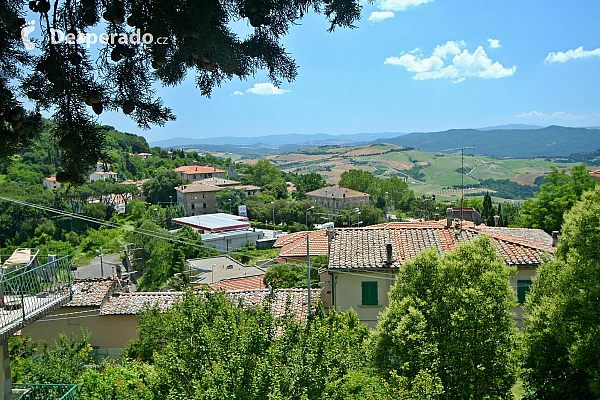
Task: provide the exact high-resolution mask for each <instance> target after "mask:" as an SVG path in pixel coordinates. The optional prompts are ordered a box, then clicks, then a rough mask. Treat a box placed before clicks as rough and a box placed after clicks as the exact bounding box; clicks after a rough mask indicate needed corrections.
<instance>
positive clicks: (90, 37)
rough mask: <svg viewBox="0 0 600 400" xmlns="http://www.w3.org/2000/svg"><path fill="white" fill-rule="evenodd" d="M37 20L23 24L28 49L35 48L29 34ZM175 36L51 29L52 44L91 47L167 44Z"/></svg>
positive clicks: (138, 31)
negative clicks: (97, 44)
mask: <svg viewBox="0 0 600 400" xmlns="http://www.w3.org/2000/svg"><path fill="white" fill-rule="evenodd" d="M34 25H35V20H34V21H31V22H28V23H26V24H25V25H23V26H21V39H22V40H23V44H24V45H25V48H26V49H27V50H33V49H35V43H33V42H32V41H31V39H29V35H30V34H31V33H32V32H33V31H34V30H35V26H34ZM175 40H176V38H175V36H173V37H171V38H169V37H159V38H157V39H156V40H154V36H152V34H151V33H144V34H142V32H141V31H140V30H139V29H137V30H136V31H135V32H132V33H130V34H127V33H111V34H110V35H109V34H108V33H101V34H100V35H97V34H95V33H83V32H81V33H78V34H75V33H67V34H65V33H64V32H63V31H62V30H60V29H54V28H51V29H50V43H52V44H61V43H66V44H84V43H85V45H86V47H87V48H88V49H89V48H90V47H91V45H93V44H96V43H100V44H109V43H110V44H116V43H119V44H123V45H126V44H141V43H144V44H152V43H155V44H167V43H169V42H170V41H171V42H175Z"/></svg>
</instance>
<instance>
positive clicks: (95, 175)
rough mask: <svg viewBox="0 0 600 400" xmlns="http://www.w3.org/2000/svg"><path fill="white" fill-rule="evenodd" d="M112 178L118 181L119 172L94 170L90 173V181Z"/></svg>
mask: <svg viewBox="0 0 600 400" xmlns="http://www.w3.org/2000/svg"><path fill="white" fill-rule="evenodd" d="M105 180H110V181H113V182H116V180H117V173H116V172H112V171H106V172H105V171H94V172H92V173H91V174H90V183H94V182H96V181H105Z"/></svg>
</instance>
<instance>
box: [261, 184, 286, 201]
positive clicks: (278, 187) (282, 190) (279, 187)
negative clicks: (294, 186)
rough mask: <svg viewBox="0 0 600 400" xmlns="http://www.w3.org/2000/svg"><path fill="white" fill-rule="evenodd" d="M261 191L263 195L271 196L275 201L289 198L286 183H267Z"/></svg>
mask: <svg viewBox="0 0 600 400" xmlns="http://www.w3.org/2000/svg"><path fill="white" fill-rule="evenodd" d="M260 191H261V193H262V194H264V195H268V196H271V197H273V198H275V199H287V198H288V197H289V194H288V191H287V184H286V183H285V182H284V181H275V182H271V183H267V184H266V185H265V186H263V187H262V188H261V189H260Z"/></svg>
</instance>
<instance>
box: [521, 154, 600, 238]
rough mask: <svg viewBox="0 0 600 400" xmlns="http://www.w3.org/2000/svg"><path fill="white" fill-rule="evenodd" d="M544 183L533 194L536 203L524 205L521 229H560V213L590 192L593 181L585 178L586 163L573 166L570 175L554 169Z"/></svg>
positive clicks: (561, 216)
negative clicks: (584, 193) (587, 191)
mask: <svg viewBox="0 0 600 400" xmlns="http://www.w3.org/2000/svg"><path fill="white" fill-rule="evenodd" d="M546 180H547V182H546V183H544V184H543V185H542V186H541V187H540V192H539V193H537V194H536V200H533V199H529V200H526V201H525V203H524V204H523V210H522V215H521V219H522V225H523V226H528V227H531V228H539V229H543V230H545V231H546V232H548V233H550V232H552V231H558V230H560V227H561V225H562V223H563V214H564V213H565V212H566V211H568V210H570V209H571V207H572V206H573V204H575V202H576V201H577V200H579V198H580V197H581V194H582V193H583V192H584V191H586V190H590V189H593V188H594V186H595V184H596V182H595V181H594V180H593V179H591V178H589V177H588V172H587V169H586V166H585V164H581V165H578V166H575V167H573V169H572V170H571V174H570V175H568V174H567V172H566V170H562V171H559V170H558V169H557V168H553V172H552V173H551V174H548V175H547V176H546Z"/></svg>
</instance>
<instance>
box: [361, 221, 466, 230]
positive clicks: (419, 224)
mask: <svg viewBox="0 0 600 400" xmlns="http://www.w3.org/2000/svg"><path fill="white" fill-rule="evenodd" d="M446 223H447V221H446V220H445V219H441V220H439V221H416V222H412V221H411V222H384V223H383V224H377V225H369V226H365V227H361V228H360V229H373V228H384V229H401V228H445V227H446ZM462 225H463V227H465V228H467V227H474V226H475V223H473V222H471V221H463V223H462Z"/></svg>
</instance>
